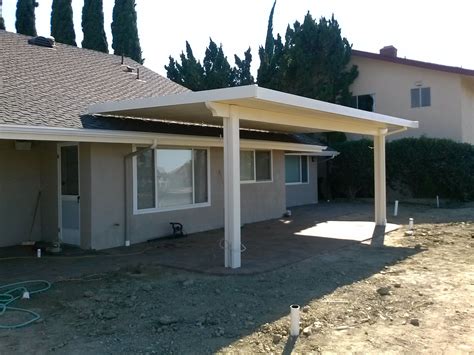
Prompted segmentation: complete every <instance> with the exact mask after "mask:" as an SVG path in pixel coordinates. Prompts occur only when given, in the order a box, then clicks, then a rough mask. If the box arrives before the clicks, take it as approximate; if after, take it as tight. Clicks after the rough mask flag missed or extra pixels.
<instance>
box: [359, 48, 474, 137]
mask: <svg viewBox="0 0 474 355" xmlns="http://www.w3.org/2000/svg"><path fill="white" fill-rule="evenodd" d="M352 63H353V64H355V65H357V66H358V68H359V76H358V78H357V79H356V81H355V82H354V84H353V85H352V92H353V95H365V94H375V112H378V113H383V114H387V115H391V116H396V117H401V118H406V119H409V120H415V121H419V122H420V128H419V129H410V130H409V131H408V132H405V133H402V134H397V135H395V136H393V137H391V139H396V138H401V137H406V136H420V135H423V134H425V135H426V136H429V137H439V138H450V139H453V140H456V141H466V139H472V136H471V137H468V136H467V135H466V134H465V133H463V114H462V105H461V102H462V97H463V95H464V94H463V89H462V86H461V77H460V75H457V74H451V73H446V72H440V71H435V70H429V69H423V68H417V67H413V66H408V65H401V64H395V63H390V62H385V61H380V60H375V59H369V58H363V57H357V56H353V57H352ZM417 83H421V85H422V86H423V87H430V88H431V106H430V107H418V108H411V98H410V89H412V88H415V87H417V86H416V84H417Z"/></svg>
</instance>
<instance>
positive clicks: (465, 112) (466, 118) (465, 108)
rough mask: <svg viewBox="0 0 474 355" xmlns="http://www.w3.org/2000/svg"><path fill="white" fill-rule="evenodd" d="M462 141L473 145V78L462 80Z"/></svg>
mask: <svg viewBox="0 0 474 355" xmlns="http://www.w3.org/2000/svg"><path fill="white" fill-rule="evenodd" d="M462 91H463V96H462V141H463V142H465V143H470V144H474V78H467V77H464V78H462Z"/></svg>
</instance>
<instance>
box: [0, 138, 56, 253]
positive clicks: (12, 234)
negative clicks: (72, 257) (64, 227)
mask: <svg viewBox="0 0 474 355" xmlns="http://www.w3.org/2000/svg"><path fill="white" fill-rule="evenodd" d="M55 147H56V145H55V143H42V142H33V144H32V146H31V150H27V151H21V150H16V149H15V142H14V141H8V140H0V247H1V246H10V245H15V244H20V243H22V242H24V241H28V240H33V241H38V240H56V238H57V220H58V219H57V185H56V172H57V170H56V150H55V149H56V148H55ZM40 191H41V197H40V202H39V205H38V210H37V214H36V219H35V221H34V223H33V217H34V211H35V207H36V203H37V199H38V194H39V192H40ZM32 224H33V228H32V232H31V235H30V229H31V226H32Z"/></svg>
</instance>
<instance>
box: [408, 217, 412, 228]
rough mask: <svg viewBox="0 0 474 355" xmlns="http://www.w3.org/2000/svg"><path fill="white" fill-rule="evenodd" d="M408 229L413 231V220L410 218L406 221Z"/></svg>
mask: <svg viewBox="0 0 474 355" xmlns="http://www.w3.org/2000/svg"><path fill="white" fill-rule="evenodd" d="M408 229H410V230H412V229H413V218H410V219H409V220H408Z"/></svg>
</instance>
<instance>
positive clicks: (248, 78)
mask: <svg viewBox="0 0 474 355" xmlns="http://www.w3.org/2000/svg"><path fill="white" fill-rule="evenodd" d="M234 59H235V68H233V69H232V76H233V78H232V80H233V82H232V86H242V85H252V84H254V83H255V80H254V78H253V76H252V73H251V72H250V66H251V63H252V54H251V53H250V47H249V49H247V51H245V53H244V59H240V58H239V56H238V55H237V54H235V55H234Z"/></svg>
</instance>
